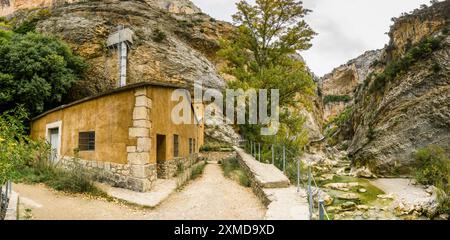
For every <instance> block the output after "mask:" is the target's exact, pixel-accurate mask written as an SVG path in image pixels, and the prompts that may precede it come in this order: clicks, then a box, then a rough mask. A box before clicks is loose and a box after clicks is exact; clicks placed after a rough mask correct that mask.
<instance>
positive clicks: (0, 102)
mask: <svg viewBox="0 0 450 240" xmlns="http://www.w3.org/2000/svg"><path fill="white" fill-rule="evenodd" d="M86 66H87V65H86V63H85V62H84V61H83V60H82V59H81V58H80V57H78V56H75V55H74V54H73V53H72V51H71V49H70V48H69V47H68V46H67V45H66V44H65V43H63V42H62V41H60V40H59V39H57V38H55V37H52V36H45V35H42V34H39V33H34V32H28V33H26V34H19V33H14V32H12V31H8V30H1V29H0V112H4V111H6V110H8V109H12V108H14V107H15V106H16V105H18V104H22V105H23V106H24V107H25V109H26V110H27V111H28V112H29V113H30V114H31V115H35V114H39V113H41V112H43V111H44V110H46V109H49V108H51V107H54V106H56V105H58V104H60V103H61V101H62V99H63V96H64V94H65V93H66V92H67V91H68V89H69V88H70V87H71V86H72V84H73V83H74V82H75V81H76V80H77V79H78V78H79V77H80V75H81V74H82V72H83V71H84V70H85V69H86Z"/></svg>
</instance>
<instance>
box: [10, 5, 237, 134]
mask: <svg viewBox="0 0 450 240" xmlns="http://www.w3.org/2000/svg"><path fill="white" fill-rule="evenodd" d="M2 2H5V0H2ZM19 2H20V1H19V0H16V1H12V0H10V1H8V3H9V4H10V6H13V7H15V8H16V9H15V10H16V11H15V12H14V13H13V14H12V15H9V16H8V19H9V20H10V22H11V23H13V24H14V25H16V26H18V25H20V24H22V23H23V22H25V21H29V20H30V19H36V22H37V24H36V30H37V31H38V32H42V33H50V34H53V35H56V36H58V37H60V38H61V39H63V40H64V41H65V42H67V43H68V44H69V45H70V46H71V48H72V49H73V51H74V52H75V53H76V54H78V55H81V56H82V57H84V58H85V59H86V60H87V62H88V63H89V66H90V69H89V70H88V72H87V73H86V74H85V76H84V78H83V79H82V80H80V81H78V82H77V83H76V85H75V86H74V87H73V88H72V90H71V91H70V93H69V96H67V97H66V98H65V101H66V102H71V101H74V100H78V99H80V98H83V97H87V96H91V95H94V94H97V93H100V92H103V91H106V90H109V89H111V88H115V87H116V86H117V82H118V56H117V51H116V50H115V49H114V48H108V47H107V44H106V41H107V39H108V36H110V35H111V34H112V33H114V32H115V31H117V28H118V26H123V27H126V28H129V29H131V30H132V31H133V33H134V34H133V41H132V44H131V45H129V48H130V50H129V54H128V64H127V65H128V66H127V68H128V69H127V83H136V82H142V81H161V82H170V83H176V84H179V85H182V86H186V87H191V86H192V85H193V83H194V81H197V80H200V81H202V83H203V85H204V87H208V88H215V89H222V88H224V87H225V86H226V82H225V80H224V78H223V77H222V76H221V75H220V73H219V70H218V67H216V66H220V64H221V63H220V62H219V61H217V59H216V56H215V54H216V52H217V50H218V49H219V44H218V42H219V39H220V38H222V37H226V36H228V35H230V34H233V31H234V27H233V26H232V25H231V24H228V23H226V22H222V21H217V20H215V19H213V18H211V17H210V16H208V15H206V14H203V13H201V12H200V10H199V9H198V8H196V7H195V6H194V5H193V4H192V3H191V2H190V1H187V0H173V1H163V0H153V1H151V0H148V1H144V0H133V1H117V0H104V1H70V2H73V3H71V4H54V3H55V2H54V1H38V0H35V1H22V2H27V3H29V4H31V5H27V6H23V7H21V6H19V5H18V3H19ZM61 2H69V1H61ZM5 3H6V2H5ZM33 4H34V5H33ZM51 4H54V5H51ZM30 6H31V7H35V6H39V7H45V8H30V9H29V10H26V9H27V8H29V7H30ZM49 7H51V8H49ZM188 7H189V8H190V9H192V11H190V10H187V8H188ZM17 9H22V10H17ZM24 9H25V10H24ZM169 11H170V12H169ZM183 13H192V14H183ZM31 16H32V17H31ZM206 129H207V130H208V131H207V134H208V133H211V135H213V136H214V137H222V136H224V137H226V139H228V140H230V142H233V141H236V139H238V138H237V137H236V133H234V132H232V131H233V129H232V128H230V127H228V126H226V127H224V129H214V128H213V127H211V128H210V127H208V126H207V128H206ZM222 130H223V131H222ZM221 131H222V132H221Z"/></svg>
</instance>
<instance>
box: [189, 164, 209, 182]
mask: <svg viewBox="0 0 450 240" xmlns="http://www.w3.org/2000/svg"><path fill="white" fill-rule="evenodd" d="M205 166H206V162H205V163H203V164H198V165H196V166H194V167H193V168H192V171H191V179H196V178H198V177H200V176H201V175H202V174H203V170H205Z"/></svg>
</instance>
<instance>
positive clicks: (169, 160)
mask: <svg viewBox="0 0 450 240" xmlns="http://www.w3.org/2000/svg"><path fill="white" fill-rule="evenodd" d="M176 89H180V87H179V86H176V85H170V84H164V83H151V82H143V83H137V84H131V85H127V86H125V87H120V88H117V89H114V90H112V91H109V92H105V93H102V94H100V95H97V96H92V97H89V98H85V99H82V100H79V101H76V102H73V103H71V104H68V105H63V106H60V107H58V108H55V109H53V110H50V111H48V112H45V113H43V114H41V115H39V116H37V117H35V118H34V119H33V121H32V124H31V137H32V139H35V140H37V139H44V140H46V141H48V142H49V143H50V144H51V146H52V149H53V150H54V155H53V157H52V161H54V162H55V164H60V165H62V166H64V167H70V166H72V164H75V163H79V164H81V165H82V166H83V167H84V168H86V169H91V170H95V171H93V172H95V174H96V177H97V178H98V179H99V180H102V181H105V182H108V183H110V184H112V185H115V186H118V187H123V188H129V189H132V190H135V191H148V190H150V189H151V187H152V183H153V182H154V181H155V180H156V179H157V178H170V177H172V176H174V174H175V173H176V171H177V168H178V167H179V166H180V165H184V166H185V167H186V166H187V165H190V164H192V163H193V162H195V160H196V159H197V153H198V151H199V148H200V146H201V145H202V144H203V139H204V137H203V134H204V129H203V128H204V126H203V123H202V117H203V116H202V114H203V105H202V103H195V102H193V101H192V100H191V99H189V100H190V110H191V111H190V113H189V114H190V115H191V119H192V123H191V124H175V123H174V122H173V121H172V120H171V112H172V109H173V108H174V107H175V106H176V105H177V104H178V103H179V102H177V101H172V99H171V96H172V92H173V91H174V90H176ZM75 161H76V162H75Z"/></svg>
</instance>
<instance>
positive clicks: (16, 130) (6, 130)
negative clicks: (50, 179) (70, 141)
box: [0, 107, 43, 185]
mask: <svg viewBox="0 0 450 240" xmlns="http://www.w3.org/2000/svg"><path fill="white" fill-rule="evenodd" d="M27 117H28V114H27V112H26V111H25V110H24V108H22V107H18V108H15V109H13V110H10V111H7V112H4V113H3V114H1V115H0V185H3V184H4V183H5V182H6V181H7V180H13V179H14V178H15V176H16V173H17V171H18V170H19V169H20V167H21V166H23V165H24V164H25V163H26V162H28V161H29V159H31V158H32V157H33V156H34V155H35V154H37V151H38V149H40V147H41V144H40V143H36V142H33V141H31V140H30V139H29V138H28V137H27V135H26V129H25V127H24V125H23V121H24V120H26V119H27ZM42 146H43V145H42Z"/></svg>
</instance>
